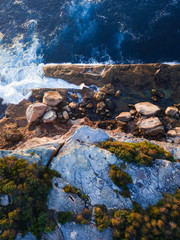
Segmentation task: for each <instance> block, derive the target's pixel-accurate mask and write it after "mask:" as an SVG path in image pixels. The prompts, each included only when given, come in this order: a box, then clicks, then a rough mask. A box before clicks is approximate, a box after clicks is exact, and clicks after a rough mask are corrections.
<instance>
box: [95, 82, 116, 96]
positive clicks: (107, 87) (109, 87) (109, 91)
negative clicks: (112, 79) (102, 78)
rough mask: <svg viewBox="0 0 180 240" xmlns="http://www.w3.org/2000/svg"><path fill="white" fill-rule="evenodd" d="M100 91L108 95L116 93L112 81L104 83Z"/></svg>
mask: <svg viewBox="0 0 180 240" xmlns="http://www.w3.org/2000/svg"><path fill="white" fill-rule="evenodd" d="M99 91H100V92H104V93H106V94H108V95H114V94H115V90H114V88H113V86H112V84H111V83H108V84H106V85H104V86H103V87H102V88H100V90H99Z"/></svg>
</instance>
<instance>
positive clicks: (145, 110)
mask: <svg viewBox="0 0 180 240" xmlns="http://www.w3.org/2000/svg"><path fill="white" fill-rule="evenodd" d="M135 109H136V111H137V112H138V113H141V114H142V115H145V116H151V115H155V114H156V113H157V112H159V111H160V110H161V109H160V108H159V107H158V106H156V105H154V104H152V103H150V102H140V103H137V104H135Z"/></svg>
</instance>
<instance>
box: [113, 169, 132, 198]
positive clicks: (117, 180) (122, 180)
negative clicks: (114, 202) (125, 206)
mask: <svg viewBox="0 0 180 240" xmlns="http://www.w3.org/2000/svg"><path fill="white" fill-rule="evenodd" d="M109 176H110V178H111V180H112V181H113V182H114V184H116V185H117V186H118V187H120V188H122V192H121V195H123V196H124V197H129V196H130V193H129V189H128V187H127V185H128V184H131V183H132V178H131V176H130V175H128V174H127V173H125V172H123V171H122V170H121V169H120V168H119V167H118V166H116V165H112V166H111V167H110V172H109Z"/></svg>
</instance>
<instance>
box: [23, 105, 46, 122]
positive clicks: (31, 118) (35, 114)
mask: <svg viewBox="0 0 180 240" xmlns="http://www.w3.org/2000/svg"><path fill="white" fill-rule="evenodd" d="M46 109H47V105H45V104H43V103H34V104H31V105H29V107H28V108H27V110H26V118H27V121H28V122H29V123H32V122H35V121H36V120H37V119H38V118H39V117H41V116H43V114H44V113H45V111H46Z"/></svg>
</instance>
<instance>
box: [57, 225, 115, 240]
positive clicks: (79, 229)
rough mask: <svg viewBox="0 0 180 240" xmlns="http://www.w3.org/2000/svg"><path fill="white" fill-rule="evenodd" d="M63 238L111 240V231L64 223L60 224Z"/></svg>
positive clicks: (66, 239) (67, 239)
mask: <svg viewBox="0 0 180 240" xmlns="http://www.w3.org/2000/svg"><path fill="white" fill-rule="evenodd" d="M61 230H62V232H63V236H64V240H82V239H83V240H89V239H92V240H112V231H111V230H110V229H105V230H104V231H102V232H101V231H98V230H97V228H96V226H94V225H93V224H91V225H80V224H75V223H66V224H64V225H62V226H61Z"/></svg>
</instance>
